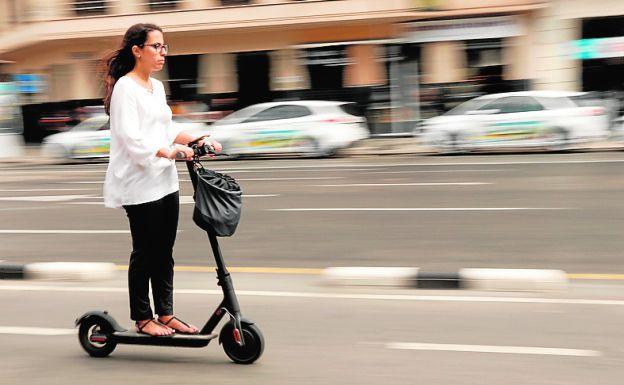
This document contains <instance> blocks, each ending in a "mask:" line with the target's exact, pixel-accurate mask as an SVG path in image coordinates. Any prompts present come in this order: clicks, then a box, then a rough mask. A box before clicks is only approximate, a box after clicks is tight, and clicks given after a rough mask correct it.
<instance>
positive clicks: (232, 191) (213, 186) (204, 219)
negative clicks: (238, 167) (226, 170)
mask: <svg viewBox="0 0 624 385" xmlns="http://www.w3.org/2000/svg"><path fill="white" fill-rule="evenodd" d="M194 173H195V175H194V176H196V178H197V179H196V184H195V186H194V187H195V195H194V198H195V210H194V211H193V221H194V222H195V224H196V225H197V226H199V227H201V228H202V229H204V230H206V231H208V232H210V233H213V234H215V235H217V236H219V237H229V236H231V235H232V234H234V232H235V231H236V227H237V226H238V222H239V221H240V217H241V209H242V207H243V202H242V198H243V190H242V189H241V187H240V186H239V184H238V183H237V182H236V180H235V179H234V178H232V177H231V176H229V175H225V174H221V173H219V172H216V171H212V170H207V169H204V168H203V167H198V168H196V169H195V170H194Z"/></svg>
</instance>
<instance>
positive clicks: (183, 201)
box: [65, 194, 280, 207]
mask: <svg viewBox="0 0 624 385" xmlns="http://www.w3.org/2000/svg"><path fill="white" fill-rule="evenodd" d="M278 196H280V194H243V198H270V197H278ZM99 198H101V197H99ZM192 203H195V201H194V200H193V197H192V196H191V195H182V196H180V204H181V205H186V204H192ZM65 204H67V205H99V206H102V207H103V206H104V201H101V200H100V201H97V202H67V203H65Z"/></svg>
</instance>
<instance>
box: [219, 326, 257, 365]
mask: <svg viewBox="0 0 624 385" xmlns="http://www.w3.org/2000/svg"><path fill="white" fill-rule="evenodd" d="M242 328H243V330H242V331H240V333H241V334H242V337H243V341H244V343H245V344H244V345H243V346H241V345H239V344H238V342H236V338H235V335H234V323H232V322H228V323H226V324H225V325H224V326H223V328H222V329H221V333H219V341H220V342H221V344H222V345H223V350H224V351H225V354H227V356H228V357H230V359H231V360H232V361H234V362H235V363H237V364H244V365H249V364H252V363H254V362H255V361H256V360H257V359H258V358H260V356H261V355H262V352H263V351H264V337H263V336H262V332H261V331H260V329H259V328H258V327H257V326H256V325H254V324H247V323H243V325H242Z"/></svg>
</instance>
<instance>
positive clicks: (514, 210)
mask: <svg viewBox="0 0 624 385" xmlns="http://www.w3.org/2000/svg"><path fill="white" fill-rule="evenodd" d="M145 22H148V23H154V24H157V25H159V26H161V27H162V28H163V30H164V35H165V43H167V44H169V46H170V50H169V53H168V56H167V60H166V65H165V68H164V69H163V70H162V71H161V72H158V73H155V74H154V77H156V78H158V79H160V80H161V81H162V82H163V83H164V85H165V89H166V92H167V96H168V99H169V104H170V106H171V108H172V111H173V114H174V124H176V125H181V126H182V129H184V130H187V131H188V132H191V133H194V134H197V135H200V134H203V133H206V132H210V133H211V134H212V135H213V137H214V138H216V139H218V140H219V141H221V142H222V143H223V145H224V149H225V151H226V152H227V153H228V154H229V155H228V156H223V157H219V158H218V159H217V161H215V162H213V163H209V162H208V161H207V162H206V163H207V164H208V165H210V167H212V168H215V169H216V170H217V171H222V172H226V173H228V174H230V175H232V176H234V177H235V178H236V179H237V180H238V181H239V183H240V184H241V186H242V187H243V190H244V194H245V195H243V199H244V205H245V207H244V210H243V217H242V220H241V224H240V226H239V228H238V230H237V233H236V235H235V236H233V237H231V238H223V239H222V240H221V245H222V248H223V252H224V255H225V260H226V262H227V263H228V266H230V267H232V273H233V277H234V279H235V281H236V288H237V290H239V292H238V293H239V300H240V302H241V306H242V308H243V313H244V314H245V316H248V317H249V318H252V319H253V320H254V321H256V322H257V324H258V325H259V326H260V327H261V328H262V330H263V333H264V334H265V338H266V341H267V348H266V350H265V355H264V356H263V357H262V358H261V360H260V361H258V362H257V363H256V364H254V365H252V366H250V367H245V368H241V367H235V368H233V365H231V364H230V363H229V360H228V359H227V357H226V356H225V355H224V354H223V352H221V351H220V349H218V346H213V345H217V344H216V343H214V344H213V345H210V346H209V347H208V353H206V352H201V353H200V352H197V351H195V350H189V349H187V350H175V351H174V350H171V349H164V348H143V347H129V346H120V347H118V348H117V350H116V351H115V352H114V353H113V354H112V355H111V357H109V358H108V359H103V360H95V359H90V358H89V357H87V356H86V355H85V354H84V352H82V351H81V350H80V348H79V346H78V343H77V341H76V339H75V335H74V334H75V329H73V326H74V325H73V320H74V319H75V317H77V316H79V315H80V314H82V313H84V312H85V311H87V310H90V309H102V310H104V309H107V310H110V311H111V314H114V315H115V316H116V317H117V320H118V321H119V322H120V324H122V325H130V320H129V317H128V304H127V292H126V290H127V263H128V255H129V253H130V250H131V248H132V245H131V238H130V234H129V230H128V223H127V219H126V217H125V215H124V213H123V211H119V210H109V209H106V208H104V207H103V202H102V182H103V179H104V175H105V173H106V169H107V162H106V160H107V158H108V153H109V141H110V129H109V119H108V116H106V114H104V111H103V107H102V94H103V89H102V84H101V77H100V73H99V70H100V59H101V58H102V57H103V56H105V55H106V54H107V53H108V52H110V51H111V50H114V49H116V48H117V46H118V45H119V44H120V42H121V38H122V35H123V34H124V32H125V31H126V29H127V28H128V27H129V26H131V25H133V24H135V23H145ZM623 114H624V1H621V0H601V1H590V0H550V1H547V0H542V1H538V0H158V1H148V0H123V1H121V0H103V1H100V0H82V1H70V0H0V224H1V225H0V227H1V228H0V278H7V277H8V278H15V276H14V275H13V276H12V275H10V274H6V271H7V269H9V267H11V266H13V268H14V267H15V266H17V267H18V268H20V267H21V266H24V265H26V266H27V265H29V264H33V263H38V262H59V261H63V262H70V263H74V262H76V263H79V264H82V263H84V262H107V263H114V264H115V270H114V271H113V273H112V276H111V277H109V279H107V280H103V281H101V280H95V279H93V280H91V279H88V278H87V279H85V280H83V281H78V282H75V281H72V282H65V281H62V282H59V281H57V280H54V279H48V280H34V281H27V282H22V281H18V280H12V279H11V280H0V309H1V313H2V314H3V317H2V319H1V320H0V354H1V355H2V357H3V358H2V361H3V365H0V384H2V385H4V384H7V385H17V384H28V385H38V384H46V385H47V384H51V383H59V384H64V385H67V384H122V383H123V384H136V383H138V382H145V381H146V380H147V381H148V382H150V383H154V384H157V383H167V384H171V383H181V384H184V383H188V384H198V383H204V382H206V381H216V382H215V383H219V384H220V383H227V384H241V385H248V384H271V385H273V384H290V383H294V384H334V383H336V384H358V385H359V384H368V383H371V384H372V383H374V384H377V383H379V382H392V384H410V385H411V384H414V383H422V384H425V385H429V384H431V385H434V384H439V385H448V384H462V385H463V384H469V385H500V384H521V385H529V384H530V385H533V384H535V385H588V384H591V385H593V384H596V385H621V384H622V368H623V367H624V365H623V364H624V350H623V348H622V341H624V331H623V330H622V327H621V324H622V319H623V317H624V310H623V309H624V285H623V283H624V263H622V250H624V238H623V237H622V229H623V228H624V202H623V201H622V199H620V197H621V196H622V194H623V193H624V172H623V171H622V163H623V162H624V151H622V149H623V148H624V118H623V117H622V115H623ZM481 151H483V153H481ZM485 152H488V154H485ZM489 152H497V153H496V154H491V153H489ZM258 155H261V156H258ZM265 155H269V156H265ZM284 155H288V156H284ZM292 155H297V156H292ZM301 155H302V156H301ZM379 155H388V156H379ZM178 171H179V175H180V186H181V189H180V198H181V211H180V227H179V229H180V232H179V233H178V241H177V243H176V248H175V258H176V269H177V270H176V312H178V310H179V312H180V314H182V317H183V318H184V319H185V320H187V321H188V322H192V323H194V324H196V325H202V323H203V322H204V319H205V318H206V315H207V314H210V313H211V312H212V311H213V309H214V306H216V304H217V303H218V301H219V295H220V294H219V292H218V290H216V289H218V288H217V287H216V286H214V284H213V283H214V279H213V278H214V277H213V269H212V267H211V266H212V265H214V262H213V260H212V258H211V255H210V250H209V247H208V242H207V239H206V234H205V233H204V232H203V231H201V230H199V229H198V228H197V227H196V226H195V225H194V224H193V222H192V220H191V217H192V211H193V190H192V186H191V184H190V181H189V179H188V174H187V170H186V165H185V164H184V163H183V162H180V163H178ZM7 266H9V267H7ZM358 266H366V267H373V269H372V270H373V272H374V273H376V274H380V275H373V276H372V277H373V278H371V276H368V277H364V278H365V279H364V281H365V282H361V281H357V280H356V282H355V284H354V283H353V281H349V280H348V279H347V284H345V285H341V284H340V283H339V284H335V285H329V284H327V282H326V281H325V280H324V273H325V270H324V269H325V268H330V267H358ZM380 267H391V268H393V267H407V268H408V269H409V271H410V275H409V276H408V277H407V278H406V277H405V276H403V277H399V278H396V277H395V278H396V279H393V278H392V277H390V278H389V277H387V276H384V273H383V272H384V271H386V270H384V269H378V268H380ZM413 268H419V269H420V270H419V274H420V273H421V272H424V273H425V274H423V276H425V277H427V276H428V281H427V282H425V286H426V285H430V286H429V287H428V290H427V291H426V292H423V290H421V289H424V287H423V286H419V285H421V284H420V283H418V284H416V283H415V282H414V276H413V274H412V272H413V270H412V269H413ZM465 268H477V269H480V268H483V269H486V270H488V271H486V274H485V276H486V278H483V279H475V280H476V281H479V282H480V283H482V284H483V285H482V286H480V287H476V288H475V286H470V283H471V282H468V284H467V283H466V281H462V280H461V279H460V274H459V273H458V272H461V271H463V269H465ZM489 269H496V270H495V271H489ZM499 269H501V270H502V272H501V270H499ZM507 269H509V270H507ZM544 270H547V273H548V274H546V275H545V277H546V278H543V277H544V275H541V274H542V272H543V271H544ZM553 270H554V275H549V274H550V273H553ZM536 271H537V273H536ZM496 274H503V276H505V277H507V278H508V279H507V280H505V279H498V280H497V276H496ZM507 274H510V275H507ZM534 274H537V275H534ZM510 276H511V278H509V277H510ZM535 276H537V277H538V278H535V279H533V278H531V277H535ZM553 276H554V277H557V279H554V281H551V280H550V279H551V278H549V277H553ZM527 277H528V278H527ZM539 277H542V278H541V281H540V278H539ZM360 278H361V277H360ZM468 281H470V280H468ZM501 281H502V283H501ZM466 285H468V286H466ZM497 285H499V286H497ZM484 287H485V288H486V289H483V288H484ZM448 288H452V289H458V288H461V289H465V290H461V291H449V290H448ZM488 288H489V290H487V289H488ZM128 327H132V326H128ZM527 368H530V369H527ZM208 376H210V377H208Z"/></svg>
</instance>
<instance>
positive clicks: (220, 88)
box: [0, 0, 624, 143]
mask: <svg viewBox="0 0 624 385" xmlns="http://www.w3.org/2000/svg"><path fill="white" fill-rule="evenodd" d="M246 7H247V8H246ZM0 9H1V10H2V12H1V13H0V94H1V99H0V105H1V106H2V110H0V111H1V115H0V122H2V123H1V124H0V125H1V126H2V130H3V132H4V133H17V134H21V135H22V137H23V140H24V141H25V142H26V143H38V142H41V141H42V140H43V138H44V137H45V136H47V135H50V134H52V133H56V132H60V131H65V130H68V129H69V128H70V127H72V126H74V125H76V124H77V123H79V122H81V121H82V120H84V119H85V118H86V117H89V116H90V115H92V114H95V113H98V112H99V113H101V110H97V109H96V108H91V107H92V106H99V105H101V96H102V85H101V83H100V78H99V76H97V74H98V72H97V70H98V66H99V59H100V58H101V57H103V56H104V55H105V54H106V53H107V52H109V51H110V50H112V49H114V48H115V47H116V46H117V45H118V44H119V42H120V38H121V35H122V34H123V32H124V31H125V30H126V28H127V27H128V26H130V25H132V24H134V23H138V22H153V23H155V24H157V25H160V26H161V27H163V29H164V31H165V33H166V40H167V42H168V43H169V44H170V46H171V50H170V52H169V57H168V60H167V65H166V68H165V69H164V70H163V71H161V72H160V73H157V74H156V76H157V77H158V78H159V79H161V80H162V81H163V82H164V83H165V87H166V90H167V94H168V97H169V99H170V103H171V105H172V106H173V108H174V113H175V114H176V115H177V116H178V117H184V118H186V119H189V120H192V121H195V122H202V123H205V124H210V123H212V122H214V121H216V120H218V119H220V118H222V117H223V116H225V115H227V114H228V113H230V112H231V111H235V110H238V109H240V108H243V107H246V106H249V105H253V104H256V103H261V102H267V101H289V100H334V101H347V102H353V103H356V105H357V108H358V111H359V112H360V115H361V116H365V117H366V122H367V123H366V124H367V128H368V130H369V133H370V135H371V136H373V137H376V136H387V135H394V136H397V135H399V136H401V135H403V136H404V135H414V134H416V135H417V134H419V133H420V130H419V127H420V123H421V122H422V121H424V120H426V119H428V118H431V117H434V116H437V115H440V114H443V113H445V112H447V111H449V110H450V109H452V108H453V107H455V106H457V105H458V104H460V103H461V102H464V101H466V100H469V99H472V98H474V97H477V96H480V95H483V94H491V93H500V92H510V91H528V90H549V91H550V90H566V91H589V92H592V93H593V94H592V97H593V98H597V99H600V100H603V101H604V103H603V104H604V106H605V107H606V108H607V111H606V113H607V114H608V115H609V117H610V119H611V120H613V119H615V118H617V117H619V116H620V113H621V110H622V99H623V96H622V92H621V91H622V89H623V87H624V75H622V74H623V73H624V71H623V69H624V62H623V61H622V57H624V50H623V49H622V46H623V44H624V43H623V42H624V40H622V39H624V27H622V25H624V23H622V21H623V20H624V19H623V17H624V16H622V14H624V6H622V5H621V4H620V2H617V1H607V2H601V6H600V7H595V4H594V3H593V2H591V1H582V0H565V1H564V0H560V1H558V0H553V1H531V0H524V1H523V0H508V1H503V0H494V1H485V0H484V1H479V0H469V1H454V0H447V1H444V0H435V1H434V0H428V1H427V0H422V1H418V0H393V1H382V2H378V1H370V0H340V1H318V0H314V1H310V0H308V1H306V0H303V1H301V0H300V1H295V0H247V1H245V0H222V1H217V0H168V1H145V0H124V1H118V0H107V1H93V0H85V1H65V0H50V1H38V0H2V1H0ZM252 37H253V38H252Z"/></svg>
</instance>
